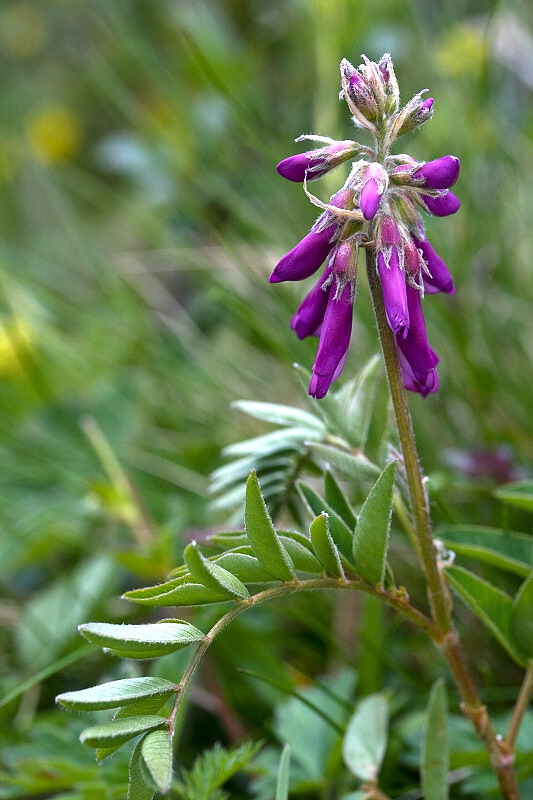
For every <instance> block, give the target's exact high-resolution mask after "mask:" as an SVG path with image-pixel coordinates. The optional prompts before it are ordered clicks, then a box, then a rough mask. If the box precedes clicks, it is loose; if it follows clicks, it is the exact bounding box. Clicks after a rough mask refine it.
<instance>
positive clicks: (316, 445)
mask: <svg viewBox="0 0 533 800" xmlns="http://www.w3.org/2000/svg"><path fill="white" fill-rule="evenodd" d="M309 447H310V450H311V453H312V454H313V456H315V457H316V458H318V459H319V460H320V461H323V462H324V463H325V464H326V466H331V467H334V468H335V469H337V470H338V471H339V472H340V473H342V474H343V475H345V476H346V477H347V478H350V479H352V480H355V481H362V480H372V479H373V478H375V477H376V475H379V467H377V466H376V465H375V464H373V463H372V461H370V460H369V459H368V458H367V457H366V456H365V454H364V453H358V452H350V451H348V450H344V449H340V448H338V447H333V446H332V445H330V444H323V443H322V442H311V443H310V445H309Z"/></svg>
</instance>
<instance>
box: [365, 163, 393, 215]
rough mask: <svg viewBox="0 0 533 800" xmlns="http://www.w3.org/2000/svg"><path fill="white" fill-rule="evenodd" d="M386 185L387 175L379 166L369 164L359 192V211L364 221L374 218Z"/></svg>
mask: <svg viewBox="0 0 533 800" xmlns="http://www.w3.org/2000/svg"><path fill="white" fill-rule="evenodd" d="M387 184H388V177H387V173H386V172H385V170H384V169H383V167H382V166H381V164H376V163H373V164H370V165H369V166H368V167H367V169H366V172H365V176H364V178H363V188H362V190H361V199H360V206H361V211H362V212H363V216H364V218H365V219H367V220H369V219H373V218H374V217H375V216H376V213H377V210H378V208H379V204H380V202H381V198H382V197H383V193H384V191H385V190H386V188H387Z"/></svg>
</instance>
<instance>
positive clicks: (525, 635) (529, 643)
mask: <svg viewBox="0 0 533 800" xmlns="http://www.w3.org/2000/svg"><path fill="white" fill-rule="evenodd" d="M511 631H512V635H513V637H514V640H515V642H516V643H517V645H518V647H519V648H520V650H522V651H523V652H524V653H525V655H526V656H527V657H528V658H530V659H533V571H532V572H530V573H529V577H528V578H527V579H526V580H525V581H524V583H523V584H522V586H521V587H520V589H519V591H518V594H517V595H516V597H515V599H514V601H513V605H512V609H511Z"/></svg>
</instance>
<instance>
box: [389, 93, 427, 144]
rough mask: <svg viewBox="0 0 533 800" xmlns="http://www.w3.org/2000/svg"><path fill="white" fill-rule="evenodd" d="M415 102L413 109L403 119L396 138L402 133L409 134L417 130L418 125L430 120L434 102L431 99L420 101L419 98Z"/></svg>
mask: <svg viewBox="0 0 533 800" xmlns="http://www.w3.org/2000/svg"><path fill="white" fill-rule="evenodd" d="M413 99H415V98H413ZM416 100H417V102H414V103H413V109H412V110H411V111H410V113H409V114H408V115H407V117H406V118H405V119H404V121H403V124H402V126H401V128H400V130H399V131H398V136H401V135H402V134H403V133H409V131H413V130H414V129H415V128H418V127H419V125H423V124H424V122H427V121H428V119H431V117H432V116H433V103H434V100H433V98H432V97H428V98H427V100H422V98H421V97H417V98H416Z"/></svg>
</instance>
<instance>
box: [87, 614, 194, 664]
mask: <svg viewBox="0 0 533 800" xmlns="http://www.w3.org/2000/svg"><path fill="white" fill-rule="evenodd" d="M79 631H80V633H82V634H83V636H85V638H86V639H88V640H89V641H90V642H94V644H98V645H100V646H101V647H104V648H107V649H108V650H109V651H110V652H112V653H113V654H115V655H119V656H120V657H121V658H159V656H164V655H167V654H168V653H173V652H174V651H175V650H180V649H181V648H182V647H187V645H189V644H193V643H194V642H200V641H202V639H203V638H204V634H203V633H202V632H201V631H199V630H198V628H195V627H194V626H193V625H189V623H188V622H156V623H151V624H148V625H112V624H109V623H107V622H86V623H85V624H83V625H80V626H79Z"/></svg>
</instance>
